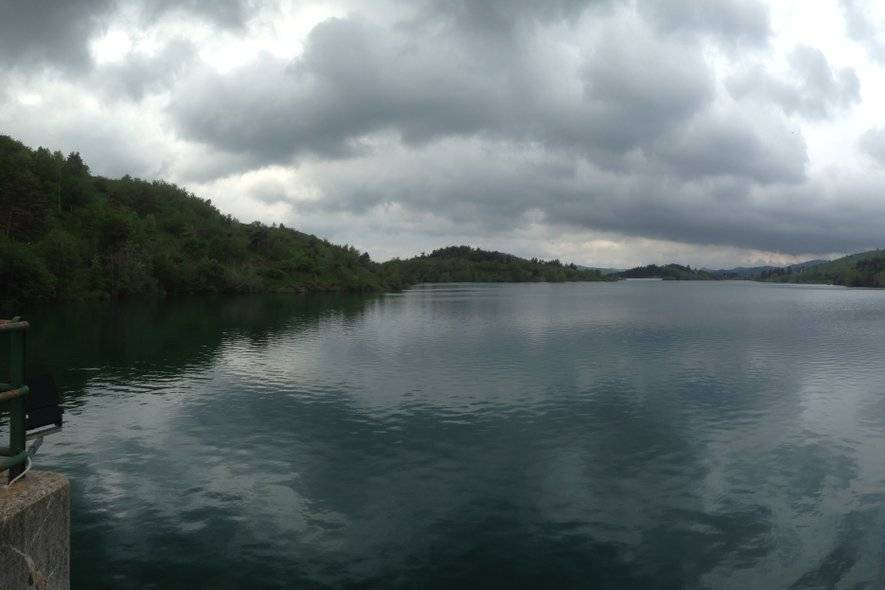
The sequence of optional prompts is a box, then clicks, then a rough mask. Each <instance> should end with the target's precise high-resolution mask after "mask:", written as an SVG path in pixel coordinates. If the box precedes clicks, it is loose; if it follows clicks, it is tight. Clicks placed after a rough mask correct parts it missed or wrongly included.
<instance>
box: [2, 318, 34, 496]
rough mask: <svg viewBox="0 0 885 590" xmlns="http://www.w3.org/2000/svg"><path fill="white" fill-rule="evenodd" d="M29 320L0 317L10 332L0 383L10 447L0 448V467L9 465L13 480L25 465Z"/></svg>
mask: <svg viewBox="0 0 885 590" xmlns="http://www.w3.org/2000/svg"><path fill="white" fill-rule="evenodd" d="M28 327H29V326H28V322H23V321H21V320H20V319H19V318H17V317H16V318H13V319H11V320H0V333H3V332H5V333H8V334H9V383H3V384H0V406H6V407H5V408H0V409H8V410H9V447H6V448H2V449H0V469H6V468H7V467H8V468H9V481H12V480H13V479H15V478H16V477H18V476H19V475H20V474H22V473H23V472H24V470H25V468H26V464H27V459H28V453H27V447H26V437H27V432H26V430H27V423H26V421H25V419H26V415H25V412H26V405H25V396H26V395H28V393H29V389H28V387H27V386H26V385H25V384H24V381H25V334H26V333H27V329H28Z"/></svg>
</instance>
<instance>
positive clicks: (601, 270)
mask: <svg viewBox="0 0 885 590" xmlns="http://www.w3.org/2000/svg"><path fill="white" fill-rule="evenodd" d="M578 268H579V269H581V270H595V271H597V272H599V273H602V274H604V275H613V274H617V273H619V272H624V269H623V268H604V267H597V266H581V265H580V264H579V265H578Z"/></svg>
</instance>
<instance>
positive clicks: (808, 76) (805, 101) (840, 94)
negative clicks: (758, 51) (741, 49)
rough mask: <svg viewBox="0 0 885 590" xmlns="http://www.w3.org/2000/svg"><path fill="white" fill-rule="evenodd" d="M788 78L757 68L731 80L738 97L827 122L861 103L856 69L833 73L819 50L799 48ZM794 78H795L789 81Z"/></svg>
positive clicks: (795, 52)
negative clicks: (754, 99)
mask: <svg viewBox="0 0 885 590" xmlns="http://www.w3.org/2000/svg"><path fill="white" fill-rule="evenodd" d="M790 66H791V68H792V71H791V76H790V77H789V78H787V77H785V76H782V75H776V74H774V73H771V72H768V71H766V70H765V69H764V68H763V67H761V66H758V65H757V66H755V67H752V68H750V69H748V70H747V71H745V72H743V73H741V74H739V75H737V76H735V77H733V78H732V79H731V80H729V81H728V89H729V91H730V92H731V93H732V95H734V96H736V97H745V96H749V97H756V98H759V99H761V100H763V101H765V102H773V103H776V104H779V105H780V106H781V107H782V108H783V109H784V111H785V112H786V113H788V114H790V113H799V114H800V115H802V116H804V117H807V118H810V119H827V118H831V117H833V116H834V115H835V114H836V112H837V111H839V110H842V109H844V108H847V107H850V106H852V105H854V104H856V103H858V102H860V80H859V79H858V77H857V74H856V73H855V72H854V69H853V68H841V69H838V70H834V69H833V68H831V67H830V64H829V61H827V58H826V56H825V55H824V54H823V52H821V51H820V50H819V49H816V48H814V47H808V46H799V47H797V48H796V49H794V50H793V53H792V55H791V56H790ZM790 78H792V79H790Z"/></svg>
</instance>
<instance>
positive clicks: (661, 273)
mask: <svg viewBox="0 0 885 590" xmlns="http://www.w3.org/2000/svg"><path fill="white" fill-rule="evenodd" d="M614 276H616V277H618V278H621V279H663V280H665V281H712V280H715V279H716V276H714V275H713V273H711V272H709V271H706V270H701V269H697V268H692V267H690V266H682V265H681V264H667V265H665V266H658V265H657V264H649V265H648V266H637V267H636V268H631V269H629V270H625V271H621V272H619V273H616V274H615V275H614Z"/></svg>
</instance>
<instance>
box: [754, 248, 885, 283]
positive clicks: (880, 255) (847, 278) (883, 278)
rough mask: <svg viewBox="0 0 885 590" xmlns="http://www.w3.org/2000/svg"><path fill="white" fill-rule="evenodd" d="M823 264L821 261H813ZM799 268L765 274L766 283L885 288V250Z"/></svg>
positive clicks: (763, 278) (763, 275)
mask: <svg viewBox="0 0 885 590" xmlns="http://www.w3.org/2000/svg"><path fill="white" fill-rule="evenodd" d="M812 262H820V261H812ZM805 264H806V266H804V267H801V268H797V267H798V266H799V265H793V266H792V267H787V268H785V269H776V270H772V271H769V272H766V273H763V274H762V276H761V277H760V279H761V280H763V281H773V282H779V283H818V284H825V285H845V286H847V287H885V250H878V249H876V250H870V251H869V252H861V253H859V254H852V255H850V256H845V257H843V258H838V259H836V260H833V261H831V262H827V261H824V262H823V263H819V264H813V265H810V266H808V263H805Z"/></svg>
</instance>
